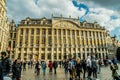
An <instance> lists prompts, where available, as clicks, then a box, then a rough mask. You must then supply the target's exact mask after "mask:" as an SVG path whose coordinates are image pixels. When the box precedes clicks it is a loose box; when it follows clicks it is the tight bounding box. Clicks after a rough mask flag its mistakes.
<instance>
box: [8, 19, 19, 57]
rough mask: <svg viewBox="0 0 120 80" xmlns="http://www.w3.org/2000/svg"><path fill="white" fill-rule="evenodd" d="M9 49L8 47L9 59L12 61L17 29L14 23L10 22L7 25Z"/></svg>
mask: <svg viewBox="0 0 120 80" xmlns="http://www.w3.org/2000/svg"><path fill="white" fill-rule="evenodd" d="M9 33H10V37H9V44H8V45H9V47H10V58H11V59H14V57H15V47H16V34H17V27H16V24H15V22H14V21H13V20H12V21H11V22H10V24H9Z"/></svg>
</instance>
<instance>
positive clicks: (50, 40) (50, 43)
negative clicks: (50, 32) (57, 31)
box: [48, 36, 52, 46]
mask: <svg viewBox="0 0 120 80" xmlns="http://www.w3.org/2000/svg"><path fill="white" fill-rule="evenodd" d="M48 45H49V46H50V45H52V37H51V36H48Z"/></svg>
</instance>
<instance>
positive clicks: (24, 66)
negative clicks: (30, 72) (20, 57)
mask: <svg viewBox="0 0 120 80" xmlns="http://www.w3.org/2000/svg"><path fill="white" fill-rule="evenodd" d="M26 64H27V62H26V61H24V62H23V71H26Z"/></svg>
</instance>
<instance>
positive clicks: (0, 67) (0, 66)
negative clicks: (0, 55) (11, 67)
mask: <svg viewBox="0 0 120 80" xmlns="http://www.w3.org/2000/svg"><path fill="white" fill-rule="evenodd" d="M0 80H3V76H2V64H1V60H0Z"/></svg>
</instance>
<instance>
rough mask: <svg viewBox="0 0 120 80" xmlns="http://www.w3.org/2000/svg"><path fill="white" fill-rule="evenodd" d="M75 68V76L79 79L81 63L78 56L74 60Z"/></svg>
mask: <svg viewBox="0 0 120 80" xmlns="http://www.w3.org/2000/svg"><path fill="white" fill-rule="evenodd" d="M75 69H76V77H77V79H79V80H80V79H81V78H80V72H82V64H81V60H80V58H77V60H76V65H75Z"/></svg>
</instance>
